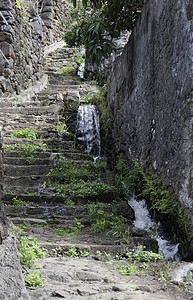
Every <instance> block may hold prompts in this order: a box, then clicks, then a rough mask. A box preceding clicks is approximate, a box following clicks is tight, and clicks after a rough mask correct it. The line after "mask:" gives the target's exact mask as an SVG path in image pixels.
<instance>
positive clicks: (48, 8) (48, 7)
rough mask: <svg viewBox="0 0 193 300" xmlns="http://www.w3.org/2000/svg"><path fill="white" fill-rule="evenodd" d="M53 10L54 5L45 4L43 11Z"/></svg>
mask: <svg viewBox="0 0 193 300" xmlns="http://www.w3.org/2000/svg"><path fill="white" fill-rule="evenodd" d="M52 11H53V8H52V6H44V8H43V12H44V13H45V12H52Z"/></svg>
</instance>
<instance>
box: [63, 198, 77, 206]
mask: <svg viewBox="0 0 193 300" xmlns="http://www.w3.org/2000/svg"><path fill="white" fill-rule="evenodd" d="M65 204H66V205H69V206H75V202H74V201H73V200H72V199H70V198H68V199H66V200H65Z"/></svg>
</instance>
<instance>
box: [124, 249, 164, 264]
mask: <svg viewBox="0 0 193 300" xmlns="http://www.w3.org/2000/svg"><path fill="white" fill-rule="evenodd" d="M126 257H127V259H128V260H129V261H134V262H157V260H160V259H164V255H163V254H160V253H154V252H152V251H139V252H128V253H126Z"/></svg>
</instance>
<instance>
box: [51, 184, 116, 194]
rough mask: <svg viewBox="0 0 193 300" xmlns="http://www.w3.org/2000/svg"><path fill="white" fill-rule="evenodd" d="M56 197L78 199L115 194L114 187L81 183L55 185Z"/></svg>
mask: <svg viewBox="0 0 193 300" xmlns="http://www.w3.org/2000/svg"><path fill="white" fill-rule="evenodd" d="M54 186H55V189H56V195H57V196H69V195H70V196H76V197H79V198H93V197H94V198H96V197H97V196H99V195H100V196H101V195H103V196H104V197H105V195H107V194H109V193H113V192H115V187H113V186H110V185H108V184H105V183H103V182H93V181H87V182H85V181H83V180H79V181H78V182H72V183H69V184H55V185H54Z"/></svg>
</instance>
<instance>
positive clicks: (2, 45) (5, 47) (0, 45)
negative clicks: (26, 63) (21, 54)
mask: <svg viewBox="0 0 193 300" xmlns="http://www.w3.org/2000/svg"><path fill="white" fill-rule="evenodd" d="M0 49H1V51H2V52H3V54H4V55H5V56H6V57H7V58H10V57H11V58H12V59H14V60H16V57H15V53H14V50H13V46H12V45H11V44H9V43H7V42H0Z"/></svg>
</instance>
